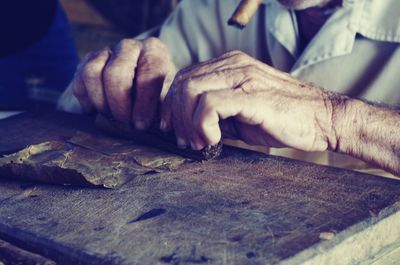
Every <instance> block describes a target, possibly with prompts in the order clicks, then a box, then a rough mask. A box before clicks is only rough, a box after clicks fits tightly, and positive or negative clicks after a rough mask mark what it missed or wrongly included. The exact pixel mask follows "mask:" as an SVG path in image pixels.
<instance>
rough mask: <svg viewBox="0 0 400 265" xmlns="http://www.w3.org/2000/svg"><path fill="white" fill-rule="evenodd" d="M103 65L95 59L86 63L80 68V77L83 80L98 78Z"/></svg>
mask: <svg viewBox="0 0 400 265" xmlns="http://www.w3.org/2000/svg"><path fill="white" fill-rule="evenodd" d="M102 68H103V65H101V64H100V63H98V62H96V61H91V62H88V63H86V65H84V66H83V68H82V78H83V79H84V80H90V79H95V78H98V77H99V76H100V75H101V71H102Z"/></svg>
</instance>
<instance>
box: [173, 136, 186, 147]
mask: <svg viewBox="0 0 400 265" xmlns="http://www.w3.org/2000/svg"><path fill="white" fill-rule="evenodd" d="M176 145H177V146H178V148H179V149H186V148H187V146H188V143H187V141H186V140H185V139H184V138H182V137H177V138H176Z"/></svg>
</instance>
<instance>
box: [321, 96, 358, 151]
mask: <svg viewBox="0 0 400 265" xmlns="http://www.w3.org/2000/svg"><path fill="white" fill-rule="evenodd" d="M327 101H328V103H327V104H326V105H329V110H330V113H329V114H330V125H331V127H330V131H329V134H328V136H327V140H328V149H329V150H332V151H334V152H338V153H345V154H349V155H354V151H355V150H357V147H356V146H357V139H358V135H359V131H360V130H361V126H362V124H361V123H360V120H357V111H358V110H359V108H358V105H359V104H360V103H362V102H361V101H359V100H356V99H351V98H349V97H346V96H343V95H340V94H335V93H332V92H327Z"/></svg>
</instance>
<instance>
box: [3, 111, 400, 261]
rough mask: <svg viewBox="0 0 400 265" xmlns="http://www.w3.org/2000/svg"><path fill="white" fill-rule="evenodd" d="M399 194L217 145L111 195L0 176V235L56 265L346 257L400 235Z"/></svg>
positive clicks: (387, 186) (396, 188)
mask: <svg viewBox="0 0 400 265" xmlns="http://www.w3.org/2000/svg"><path fill="white" fill-rule="evenodd" d="M49 115H50V114H49ZM18 119H19V120H20V121H21V120H22V121H23V119H22V118H21V117H20V118H18ZM25 119H26V118H25ZM30 119H31V120H32V119H33V120H35V119H44V120H46V119H47V120H49V119H50V118H48V117H47V118H46V117H42V118H40V117H36V118H30ZM78 119H79V118H77V117H75V120H78ZM6 121H7V120H6ZM36 123H38V124H42V123H41V122H39V121H36ZM3 124H4V123H3V122H0V126H3ZM7 124H8V125H7V126H9V127H8V129H9V131H13V130H14V131H15V130H16V129H15V128H14V127H15V126H16V124H14V123H12V122H10V121H8V122H7ZM42 125H43V124H42ZM13 126H14V127H13ZM51 126H53V127H55V125H54V124H53V125H51ZM48 127H49V126H47V128H48ZM77 127H79V126H78V125H77ZM2 128H4V127H2ZM55 131H56V132H57V130H55ZM0 135H1V138H0V150H1V148H2V146H3V143H4V142H3V140H2V139H4V138H3V137H5V136H7V133H6V132H5V131H3V132H1V133H0ZM20 135H21V136H22V133H21V134H20ZM13 141H14V143H17V144H21V143H20V142H18V141H17V139H14V140H13ZM21 142H22V140H21ZM8 149H9V148H8ZM399 201H400V182H399V181H396V180H391V179H384V178H380V177H376V176H372V175H367V174H361V173H356V172H352V171H346V170H340V169H335V168H330V167H323V166H316V165H313V164H309V163H304V162H300V161H295V160H290V159H285V158H279V157H272V156H267V155H263V154H259V153H255V152H250V151H243V150H238V149H234V148H227V149H225V150H224V152H223V154H222V157H221V158H220V159H217V160H213V161H207V162H203V163H191V164H186V165H184V166H183V167H182V168H181V169H180V170H179V171H177V172H162V173H156V174H147V175H139V176H137V177H136V178H134V179H133V180H132V181H130V182H128V183H126V184H125V185H123V186H122V187H121V188H119V189H116V190H98V189H87V188H73V187H61V186H52V185H37V184H32V183H31V184H29V183H23V182H13V181H6V180H1V181H0V237H3V238H5V239H7V240H9V241H11V242H16V243H18V244H19V245H23V246H24V248H26V249H28V250H31V251H33V252H36V253H39V254H42V255H44V256H46V257H50V258H52V259H54V260H55V261H57V262H58V263H60V264H63V263H64V264H70V263H80V264H276V263H283V264H300V263H304V262H309V264H324V263H321V262H319V263H318V261H326V262H325V264H337V263H334V262H335V259H333V258H332V255H336V256H335V257H338V255H337V254H335V253H337V249H338V247H340V246H341V245H343V246H346V250H347V252H346V253H348V254H347V256H345V257H348V258H347V259H342V260H343V261H344V262H347V263H350V262H353V263H356V262H359V261H361V260H363V259H365V258H366V257H367V256H369V255H373V254H374V253H376V252H378V251H379V250H380V249H381V248H383V247H384V246H387V245H389V244H392V243H395V242H396V241H398V240H400V227H399V226H398V225H395V224H398V223H399V222H400V214H399V213H400V203H399ZM361 243H363V244H361ZM365 243H367V244H365ZM335 251H336V252H335ZM336 261H337V260H336Z"/></svg>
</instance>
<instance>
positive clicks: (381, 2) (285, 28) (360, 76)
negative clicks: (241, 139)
mask: <svg viewBox="0 0 400 265" xmlns="http://www.w3.org/2000/svg"><path fill="white" fill-rule="evenodd" d="M239 2H240V1H239V0H196V1H193V0H192V1H190V0H184V1H182V2H181V4H180V5H179V6H178V7H177V9H176V10H175V11H174V12H173V14H172V15H171V16H170V17H169V18H168V19H167V20H166V21H165V23H164V24H163V25H162V27H161V29H160V34H159V38H160V39H161V40H162V41H163V42H164V43H165V44H166V45H167V46H168V48H169V50H170V52H171V54H172V58H173V60H174V62H175V63H176V65H177V67H178V69H180V68H184V67H186V66H189V65H192V64H195V63H198V62H200V61H205V60H207V59H210V58H213V57H216V56H219V55H221V54H223V53H225V52H227V51H231V50H241V51H243V52H245V53H247V54H249V55H251V56H253V57H255V58H257V59H259V60H261V61H263V62H265V63H267V64H270V65H272V66H273V67H275V68H277V69H280V70H282V71H285V72H289V73H290V74H291V75H293V76H295V77H296V78H299V79H302V80H306V81H310V82H313V83H315V84H317V85H319V86H321V87H323V88H324V89H327V90H330V91H334V92H338V93H343V94H346V95H349V96H351V97H359V98H362V99H365V100H369V101H374V102H379V103H385V104H389V105H396V106H397V105H400V49H399V43H400V16H399V14H400V1H399V0H343V6H342V7H340V8H338V9H337V10H336V11H335V12H334V13H333V14H332V15H331V16H330V18H329V19H328V20H327V21H326V23H325V24H324V26H323V27H322V28H321V29H320V30H319V32H318V33H317V35H316V36H315V37H314V38H313V39H312V40H311V42H310V43H309V44H308V45H307V47H305V49H304V50H303V51H301V49H300V37H299V31H298V25H297V19H296V15H295V13H294V11H293V10H289V9H287V8H285V7H283V6H282V5H280V4H279V3H278V2H277V1H276V0H264V1H263V2H264V3H263V5H262V6H261V8H260V10H259V11H258V12H257V13H256V14H255V16H254V17H253V19H252V21H251V22H250V24H249V25H248V26H247V27H246V28H245V29H243V30H238V29H236V28H233V27H230V26H228V25H227V23H226V21H227V20H228V19H229V17H230V16H231V14H232V12H233V11H234V9H235V7H236V6H237V5H238V3H239ZM143 36H144V35H143ZM143 36H142V37H143ZM270 152H271V153H272V154H278V155H285V156H289V157H293V158H297V159H303V160H308V161H312V162H317V163H322V164H329V165H333V166H341V167H348V168H352V169H358V170H369V167H368V166H367V165H366V164H364V163H362V162H361V161H358V160H356V159H349V158H348V157H346V156H344V155H338V154H333V153H329V152H324V153H305V152H300V151H296V150H291V149H282V150H275V149H273V150H270ZM373 173H376V174H383V173H382V172H379V171H373Z"/></svg>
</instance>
